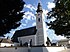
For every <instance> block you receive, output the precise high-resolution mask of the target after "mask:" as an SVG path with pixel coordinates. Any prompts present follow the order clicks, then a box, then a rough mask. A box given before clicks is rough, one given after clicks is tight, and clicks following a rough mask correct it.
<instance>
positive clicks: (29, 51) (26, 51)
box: [0, 47, 66, 52]
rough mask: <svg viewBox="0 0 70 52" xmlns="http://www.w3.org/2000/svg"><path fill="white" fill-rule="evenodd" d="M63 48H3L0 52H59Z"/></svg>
mask: <svg viewBox="0 0 70 52" xmlns="http://www.w3.org/2000/svg"><path fill="white" fill-rule="evenodd" d="M64 49H66V48H64V47H29V48H28V47H5V48H0V52H59V51H62V50H64Z"/></svg>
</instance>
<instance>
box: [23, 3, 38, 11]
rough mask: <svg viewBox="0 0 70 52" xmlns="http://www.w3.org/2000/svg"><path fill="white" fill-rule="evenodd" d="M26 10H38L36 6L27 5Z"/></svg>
mask: <svg viewBox="0 0 70 52" xmlns="http://www.w3.org/2000/svg"><path fill="white" fill-rule="evenodd" d="M24 7H25V8H29V9H30V10H31V11H33V10H36V9H37V8H35V7H34V6H32V5H31V4H27V5H26V4H25V5H24Z"/></svg>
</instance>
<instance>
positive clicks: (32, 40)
mask: <svg viewBox="0 0 70 52" xmlns="http://www.w3.org/2000/svg"><path fill="white" fill-rule="evenodd" d="M36 12H37V14H36V26H34V27H30V28H26V29H22V30H18V31H16V32H15V33H14V35H13V37H12V41H13V42H14V43H19V44H20V45H25V44H30V45H32V46H42V45H44V46H46V45H47V44H46V42H47V33H46V30H45V28H46V23H45V22H44V20H43V19H44V17H43V10H42V6H41V4H40V2H39V3H38V6H37V11H36ZM16 45H17V44H16Z"/></svg>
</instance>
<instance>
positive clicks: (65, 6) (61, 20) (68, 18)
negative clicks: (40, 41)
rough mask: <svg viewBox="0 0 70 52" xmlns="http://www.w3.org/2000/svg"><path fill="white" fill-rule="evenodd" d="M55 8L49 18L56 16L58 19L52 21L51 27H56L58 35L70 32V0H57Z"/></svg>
mask: <svg viewBox="0 0 70 52" xmlns="http://www.w3.org/2000/svg"><path fill="white" fill-rule="evenodd" d="M55 4H56V5H55V8H53V9H52V11H50V12H49V13H48V14H49V15H48V18H47V19H51V18H52V17H55V18H56V20H55V21H54V22H52V23H49V24H50V25H51V27H50V29H54V30H55V33H56V34H57V35H61V34H69V33H68V32H69V31H70V1H69V0H57V2H56V3H55Z"/></svg>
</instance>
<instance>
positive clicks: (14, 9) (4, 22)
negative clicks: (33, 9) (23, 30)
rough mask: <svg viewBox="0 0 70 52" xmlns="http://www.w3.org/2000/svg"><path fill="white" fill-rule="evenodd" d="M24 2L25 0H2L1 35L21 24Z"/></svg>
mask: <svg viewBox="0 0 70 52" xmlns="http://www.w3.org/2000/svg"><path fill="white" fill-rule="evenodd" d="M24 4H25V2H24V1H23V0H0V36H2V35H3V34H6V33H8V32H9V31H10V30H11V29H15V28H17V27H18V26H19V25H20V23H19V24H17V22H18V21H20V20H21V19H22V16H23V13H21V12H20V11H21V10H22V9H23V7H24Z"/></svg>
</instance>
